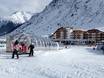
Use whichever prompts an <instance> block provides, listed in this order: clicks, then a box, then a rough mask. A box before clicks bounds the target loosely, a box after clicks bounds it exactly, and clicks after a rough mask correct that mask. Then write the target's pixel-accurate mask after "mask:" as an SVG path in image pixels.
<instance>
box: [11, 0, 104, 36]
mask: <svg viewBox="0 0 104 78" xmlns="http://www.w3.org/2000/svg"><path fill="white" fill-rule="evenodd" d="M60 26H67V27H68V26H73V27H82V28H86V29H89V28H97V27H103V26H104V0H53V1H52V2H51V3H50V4H49V5H48V6H47V7H46V8H45V9H44V10H43V12H41V13H39V14H37V15H34V16H33V17H32V19H31V20H30V21H28V22H27V23H25V24H24V25H22V26H21V27H19V28H18V29H17V30H16V31H14V32H13V33H23V32H25V33H30V34H32V35H33V36H34V35H42V36H43V35H49V34H51V33H53V32H54V31H55V30H56V29H57V28H59V27H60Z"/></svg>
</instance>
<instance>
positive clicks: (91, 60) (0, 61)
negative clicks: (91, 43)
mask: <svg viewBox="0 0 104 78" xmlns="http://www.w3.org/2000/svg"><path fill="white" fill-rule="evenodd" d="M90 49H91V48H87V47H72V48H70V49H64V50H60V51H50V52H43V51H41V52H40V53H37V54H36V56H35V57H27V56H20V59H19V60H17V59H9V58H10V55H8V56H7V55H0V78H104V55H102V54H97V53H93V51H92V50H90Z"/></svg>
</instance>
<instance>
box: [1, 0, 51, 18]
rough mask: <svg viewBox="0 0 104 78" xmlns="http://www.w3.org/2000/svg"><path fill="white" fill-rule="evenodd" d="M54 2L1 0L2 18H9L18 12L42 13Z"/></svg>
mask: <svg viewBox="0 0 104 78" xmlns="http://www.w3.org/2000/svg"><path fill="white" fill-rule="evenodd" d="M51 1H52V0H0V16H9V15H11V14H12V13H13V12H16V11H28V12H32V13H35V12H40V11H42V10H43V9H44V8H45V6H46V5H48V4H49V3H50V2H51Z"/></svg>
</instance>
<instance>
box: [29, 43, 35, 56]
mask: <svg viewBox="0 0 104 78" xmlns="http://www.w3.org/2000/svg"><path fill="white" fill-rule="evenodd" d="M28 48H29V50H30V53H29V56H34V50H33V49H34V45H33V43H32V44H30V46H29V47H28Z"/></svg>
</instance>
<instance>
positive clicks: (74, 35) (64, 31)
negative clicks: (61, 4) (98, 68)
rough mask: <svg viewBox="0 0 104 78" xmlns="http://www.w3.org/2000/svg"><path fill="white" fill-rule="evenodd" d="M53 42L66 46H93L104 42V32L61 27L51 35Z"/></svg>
mask: <svg viewBox="0 0 104 78" xmlns="http://www.w3.org/2000/svg"><path fill="white" fill-rule="evenodd" d="M51 39H52V40H53V41H57V42H61V43H64V44H91V45H94V44H96V43H99V42H101V41H102V40H104V32H102V31H100V30H98V29H90V30H87V31H85V30H83V29H73V28H72V27H69V28H68V27H67V28H64V27H61V28H59V29H57V30H56V32H55V33H54V34H52V35H51Z"/></svg>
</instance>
